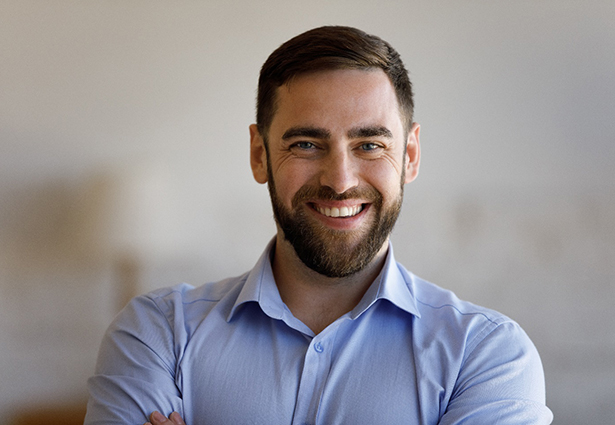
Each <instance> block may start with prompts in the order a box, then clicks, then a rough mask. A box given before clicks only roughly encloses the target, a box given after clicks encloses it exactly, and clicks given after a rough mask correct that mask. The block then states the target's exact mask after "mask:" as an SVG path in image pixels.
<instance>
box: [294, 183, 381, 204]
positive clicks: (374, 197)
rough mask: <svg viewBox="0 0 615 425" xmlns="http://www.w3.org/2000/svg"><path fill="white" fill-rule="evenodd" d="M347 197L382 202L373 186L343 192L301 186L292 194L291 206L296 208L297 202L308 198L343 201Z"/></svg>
mask: <svg viewBox="0 0 615 425" xmlns="http://www.w3.org/2000/svg"><path fill="white" fill-rule="evenodd" d="M347 199H366V200H368V201H370V202H371V203H374V204H377V205H381V204H382V194H381V193H380V192H378V191H377V190H376V189H375V188H373V187H365V188H358V187H357V188H353V189H349V190H347V191H346V192H344V193H337V192H336V191H335V190H333V189H331V188H330V187H329V186H318V187H314V186H303V187H301V189H299V190H298V191H297V193H295V196H293V200H292V206H293V208H296V207H297V206H298V205H299V204H302V203H304V202H305V201H308V200H321V201H345V200H347Z"/></svg>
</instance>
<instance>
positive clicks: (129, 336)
mask: <svg viewBox="0 0 615 425" xmlns="http://www.w3.org/2000/svg"><path fill="white" fill-rule="evenodd" d="M272 246H273V242H272V243H271V244H270V245H269V247H268V248H267V250H266V251H265V252H264V253H263V255H262V256H261V258H260V259H259V261H258V263H257V264H256V266H255V267H254V269H252V270H251V271H250V272H249V273H246V274H244V275H242V276H240V277H236V278H231V279H227V280H223V281H221V282H216V283H210V284H206V285H203V286H200V287H198V288H194V287H192V286H189V285H186V284H182V285H179V286H175V287H173V288H167V289H161V290H157V291H154V292H152V293H150V294H148V295H144V296H140V297H137V298H135V299H134V300H132V301H131V303H130V304H129V305H128V306H127V307H126V308H125V309H124V310H123V311H122V312H121V313H120V314H119V315H118V316H117V317H116V318H115V320H114V321H113V323H112V324H111V326H110V328H109V330H108V331H107V333H106V335H105V337H104V340H103V342H102V346H101V349H100V353H99V358H98V363H97V366H96V372H95V373H96V374H95V375H94V376H93V377H92V378H90V380H89V381H88V386H89V391H90V400H89V403H88V413H87V416H86V420H85V424H87V425H94V424H96V425H99V424H139V425H141V424H143V423H144V422H145V421H146V420H147V416H148V415H149V414H150V413H151V412H152V411H153V410H159V411H161V412H162V413H166V414H167V415H168V414H170V413H171V412H172V411H173V410H176V411H178V412H179V413H181V415H182V416H183V418H184V420H185V421H186V423H187V424H188V425H226V424H228V425H231V424H232V425H241V424H266V425H272V424H293V425H295V424H296V425H299V424H323V425H333V424H349V425H360V424H369V425H375V424H383V425H395V424H406V425H435V424H440V425H444V424H462V423H463V424H472V425H480V424H485V425H486V424H488V425H495V424H511V425H512V424H514V425H521V424H528V425H529V424H531V425H537V424H538V425H540V424H549V423H551V420H552V414H551V412H550V410H549V409H548V408H547V407H546V406H545V387H544V375H543V370H542V365H541V362H540V358H539V356H538V353H537V351H536V349H535V347H534V345H533V344H532V342H531V341H530V339H529V338H528V336H527V335H526V334H525V332H524V331H523V330H522V329H521V328H520V327H519V325H518V324H517V323H515V322H513V321H512V320H510V319H509V318H507V317H505V316H503V315H501V314H499V313H497V312H495V311H492V310H488V309H485V308H482V307H478V306H475V305H473V304H470V303H468V302H464V301H460V300H459V299H458V298H457V297H456V296H455V295H454V294H453V293H452V292H450V291H446V290H444V289H441V288H439V287H437V286H435V285H433V284H431V283H428V282H426V281H424V280H421V279H419V278H418V277H416V276H414V275H413V274H411V273H409V272H408V271H406V269H404V267H403V266H401V265H400V264H398V263H396V261H395V259H394V257H393V250H392V247H389V252H388V256H387V260H386V264H385V266H384V267H383V270H382V272H381V273H380V275H379V276H378V278H376V280H375V281H374V283H373V284H372V285H371V286H370V288H369V289H368V291H367V293H366V294H365V296H364V297H363V299H362V300H361V302H360V303H359V304H358V305H357V306H356V308H354V309H353V310H352V311H351V312H349V313H347V314H345V315H344V316H342V317H340V318H339V319H338V320H336V321H335V322H334V323H332V324H331V325H330V326H329V327H327V328H326V329H325V330H323V331H322V332H321V333H319V334H318V335H314V333H313V332H312V331H311V330H310V329H309V328H308V327H307V326H306V325H305V324H303V323H302V322H301V321H299V320H298V319H297V318H295V317H294V316H293V314H292V313H291V312H290V310H289V309H288V308H287V307H286V305H285V304H284V303H283V302H282V299H281V298H280V294H279V292H278V289H277V287H276V284H275V281H274V278H273V272H272V269H271V264H270V252H271V249H272Z"/></svg>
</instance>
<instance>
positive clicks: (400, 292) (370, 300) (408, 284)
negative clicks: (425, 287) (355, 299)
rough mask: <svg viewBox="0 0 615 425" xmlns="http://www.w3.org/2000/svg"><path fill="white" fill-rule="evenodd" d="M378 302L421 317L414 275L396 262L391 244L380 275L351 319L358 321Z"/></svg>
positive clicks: (353, 311) (352, 313)
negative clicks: (386, 302)
mask: <svg viewBox="0 0 615 425" xmlns="http://www.w3.org/2000/svg"><path fill="white" fill-rule="evenodd" d="M378 300H387V301H389V302H391V303H392V304H393V305H395V306H396V307H398V308H399V309H401V310H403V311H405V312H407V313H410V314H413V315H415V316H418V317H420V316H421V315H420V313H419V310H418V307H417V305H416V299H415V298H414V279H413V275H412V274H410V273H408V272H407V271H406V269H405V268H404V267H402V266H401V265H400V264H398V263H397V261H395V255H394V254H393V245H392V244H391V243H390V242H389V248H388V252H387V256H386V260H385V263H384V266H383V267H382V270H381V271H380V274H379V275H378V277H376V280H374V283H372V285H371V286H370V287H369V289H368V290H367V292H366V293H365V295H364V296H363V298H362V299H361V301H360V302H359V304H358V305H357V306H356V307H355V308H354V309H353V310H352V311H351V313H350V316H351V318H352V319H356V318H357V317H359V316H360V315H361V314H363V312H365V311H366V310H367V309H368V308H369V307H371V306H372V305H373V304H374V303H375V302H376V301H378Z"/></svg>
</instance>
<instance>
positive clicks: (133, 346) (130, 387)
mask: <svg viewBox="0 0 615 425" xmlns="http://www.w3.org/2000/svg"><path fill="white" fill-rule="evenodd" d="M159 302H162V301H160V299H155V298H154V297H152V296H141V297H137V298H135V299H133V300H132V301H131V302H130V303H129V304H128V305H127V306H126V308H124V310H122V312H121V313H120V314H119V315H118V316H117V317H116V318H115V320H114V321H113V323H112V324H111V326H110V327H109V329H108V330H107V332H106V334H105V336H104V338H103V341H102V344H101V347H100V351H99V354H98V360H97V363H96V370H95V375H94V376H92V377H91V378H90V379H89V380H88V390H89V393H90V397H89V401H88V409H87V415H86V418H85V423H84V425H103V424H104V425H115V424H118V425H119V424H122V425H125V424H138V425H142V424H143V423H144V422H146V421H147V420H148V419H147V418H148V416H149V414H150V413H151V412H152V411H154V410H158V411H160V412H162V413H165V414H167V415H168V414H170V413H171V412H172V411H177V412H179V413H180V414H182V416H183V405H182V395H181V392H180V390H179V388H178V386H177V381H176V376H177V370H176V369H177V366H176V365H177V364H178V362H177V357H178V355H179V353H178V352H177V350H176V349H175V348H174V342H175V339H176V332H175V330H174V329H173V325H172V323H173V321H172V320H170V319H171V318H172V317H170V316H172V313H171V312H166V313H165V312H164V311H163V310H162V309H161V308H160V304H159Z"/></svg>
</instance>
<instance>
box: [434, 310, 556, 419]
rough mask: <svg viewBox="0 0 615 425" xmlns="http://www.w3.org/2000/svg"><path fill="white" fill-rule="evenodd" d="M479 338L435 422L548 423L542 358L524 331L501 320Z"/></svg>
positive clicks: (549, 415)
mask: <svg viewBox="0 0 615 425" xmlns="http://www.w3.org/2000/svg"><path fill="white" fill-rule="evenodd" d="M479 338H480V337H479ZM482 338H483V339H482V340H481V341H479V342H478V343H477V344H476V345H475V348H473V349H471V351H470V352H469V354H468V355H467V357H466V359H465V361H464V363H463V364H462V367H461V370H460V372H459V377H458V379H457V383H456V385H455V389H454V391H453V395H452V397H451V401H450V402H449V404H448V407H447V409H446V412H445V414H444V415H443V416H442V418H441V419H440V422H439V425H457V424H466V423H471V424H473V425H483V424H484V425H547V424H550V423H551V421H552V420H553V414H552V413H551V411H550V410H549V409H548V408H547V407H546V405H545V382H544V372H543V369H542V363H541V361H540V357H539V355H538V351H537V350H536V348H535V346H534V344H533V343H532V341H531V340H530V339H529V337H528V336H527V334H526V333H525V332H524V331H523V329H521V327H520V326H519V325H518V324H517V323H515V322H506V323H502V324H500V325H498V326H496V327H495V329H493V330H492V331H491V332H489V333H488V334H487V335H486V336H482ZM469 348H470V347H469Z"/></svg>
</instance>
